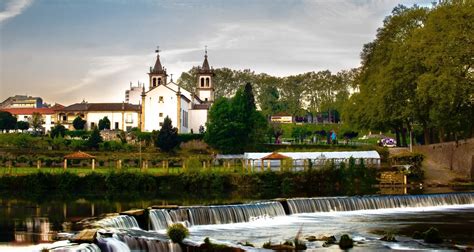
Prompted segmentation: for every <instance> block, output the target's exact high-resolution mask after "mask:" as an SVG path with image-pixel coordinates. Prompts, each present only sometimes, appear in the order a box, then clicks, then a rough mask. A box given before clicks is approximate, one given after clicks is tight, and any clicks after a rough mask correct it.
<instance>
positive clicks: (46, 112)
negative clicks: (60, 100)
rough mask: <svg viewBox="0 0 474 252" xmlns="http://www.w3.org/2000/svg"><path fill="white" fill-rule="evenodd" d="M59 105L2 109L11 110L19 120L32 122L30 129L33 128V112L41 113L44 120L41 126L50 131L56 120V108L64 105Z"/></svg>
mask: <svg viewBox="0 0 474 252" xmlns="http://www.w3.org/2000/svg"><path fill="white" fill-rule="evenodd" d="M59 106H60V105H59ZM59 106H54V107H52V108H6V109H1V110H2V111H6V112H10V114H12V115H13V116H15V117H16V119H17V121H25V122H28V123H30V130H31V129H32V125H31V121H32V117H33V114H35V113H37V114H40V115H41V120H42V122H43V123H42V126H41V127H42V128H43V129H44V131H45V132H49V131H50V130H51V128H52V127H54V124H55V122H56V118H55V113H56V109H59V108H62V106H60V107H59Z"/></svg>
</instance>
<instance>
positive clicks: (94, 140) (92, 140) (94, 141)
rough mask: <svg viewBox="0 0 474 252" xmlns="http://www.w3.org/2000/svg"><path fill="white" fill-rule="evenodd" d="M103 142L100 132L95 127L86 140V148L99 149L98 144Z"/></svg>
mask: <svg viewBox="0 0 474 252" xmlns="http://www.w3.org/2000/svg"><path fill="white" fill-rule="evenodd" d="M102 142H103V139H102V136H101V135H100V131H99V129H98V128H97V127H94V128H93V129H92V133H91V136H90V137H89V139H87V146H88V147H89V148H91V149H95V150H97V149H99V144H100V143H102Z"/></svg>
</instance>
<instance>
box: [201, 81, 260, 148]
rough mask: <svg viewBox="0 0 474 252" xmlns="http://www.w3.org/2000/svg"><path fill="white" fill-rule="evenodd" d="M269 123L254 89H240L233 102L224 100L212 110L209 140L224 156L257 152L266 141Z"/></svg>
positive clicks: (209, 123) (207, 134) (208, 130)
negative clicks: (258, 147)
mask: <svg viewBox="0 0 474 252" xmlns="http://www.w3.org/2000/svg"><path fill="white" fill-rule="evenodd" d="M266 132H267V121H266V119H265V118H264V117H263V115H262V114H261V113H260V112H258V111H257V110H256V108H255V101H254V97H253V93H252V86H251V85H250V84H247V85H246V86H245V89H239V90H238V91H237V93H236V94H235V96H234V97H233V98H232V99H227V98H220V99H218V100H217V101H216V102H215V103H214V105H213V106H212V107H211V110H210V111H209V119H208V123H207V131H206V134H205V137H204V139H205V141H206V142H207V143H208V144H209V145H210V146H212V147H214V148H216V149H218V150H220V151H222V152H223V153H243V152H244V151H251V150H255V149H256V148H257V146H258V144H260V143H263V142H264V138H265V134H266Z"/></svg>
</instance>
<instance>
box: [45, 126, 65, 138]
mask: <svg viewBox="0 0 474 252" xmlns="http://www.w3.org/2000/svg"><path fill="white" fill-rule="evenodd" d="M66 131H67V130H66V128H65V127H64V126H63V125H61V124H57V125H56V126H54V127H52V128H51V132H50V133H49V134H50V136H51V138H56V137H64V136H65V135H66Z"/></svg>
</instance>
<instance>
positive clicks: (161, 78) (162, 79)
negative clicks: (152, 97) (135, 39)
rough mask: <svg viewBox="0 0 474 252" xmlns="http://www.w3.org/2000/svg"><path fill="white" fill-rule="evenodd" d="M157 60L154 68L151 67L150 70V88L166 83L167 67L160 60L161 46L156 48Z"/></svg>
mask: <svg viewBox="0 0 474 252" xmlns="http://www.w3.org/2000/svg"><path fill="white" fill-rule="evenodd" d="M155 52H156V62H155V66H154V67H153V68H152V67H150V72H149V73H148V75H149V76H150V90H152V89H153V88H155V87H158V86H159V85H166V77H167V76H168V75H167V74H166V69H165V68H164V67H163V66H162V65H161V61H160V47H158V48H157V49H156V51H155Z"/></svg>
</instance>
